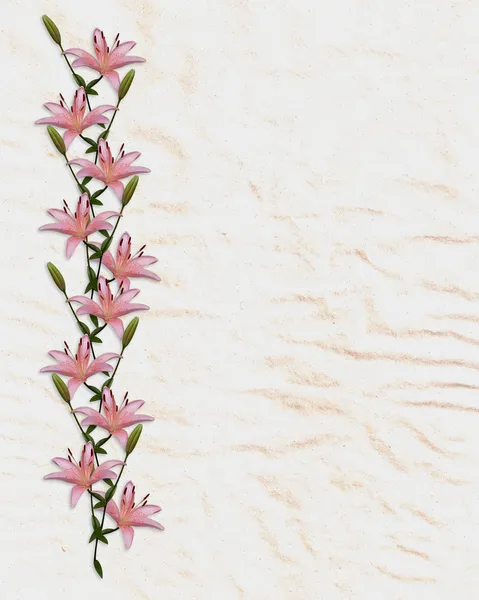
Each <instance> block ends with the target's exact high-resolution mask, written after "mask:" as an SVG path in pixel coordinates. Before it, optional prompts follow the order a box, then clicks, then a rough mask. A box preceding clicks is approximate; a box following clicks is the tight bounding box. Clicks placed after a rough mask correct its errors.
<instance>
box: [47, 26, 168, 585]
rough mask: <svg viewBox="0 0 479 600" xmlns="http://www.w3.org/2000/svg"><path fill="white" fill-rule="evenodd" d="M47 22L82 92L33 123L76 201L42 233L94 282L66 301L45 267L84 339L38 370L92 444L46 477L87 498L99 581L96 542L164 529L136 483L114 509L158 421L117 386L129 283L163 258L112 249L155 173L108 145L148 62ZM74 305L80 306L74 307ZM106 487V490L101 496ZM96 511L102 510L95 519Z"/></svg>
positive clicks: (121, 46) (125, 238) (126, 243)
mask: <svg viewBox="0 0 479 600" xmlns="http://www.w3.org/2000/svg"><path fill="white" fill-rule="evenodd" d="M43 22H44V24H45V26H46V29H47V31H48V33H49V34H50V36H51V38H52V39H53V41H54V42H55V43H56V44H57V45H58V46H59V47H60V49H61V52H62V55H63V57H64V58H65V60H66V62H67V63H68V66H69V68H70V71H71V73H72V74H73V77H74V80H75V81H76V82H77V84H80V86H79V87H78V89H77V90H76V91H75V93H74V97H73V102H72V105H71V106H70V107H69V106H68V105H67V103H66V101H65V99H64V97H63V95H61V94H60V102H59V103H55V102H47V103H46V104H45V105H44V106H45V108H47V109H48V110H49V111H50V113H51V114H50V116H48V117H45V118H42V119H39V120H38V121H36V123H38V124H44V125H48V133H49V135H50V138H51V139H52V141H53V143H54V145H55V147H56V148H57V150H58V151H59V152H60V153H61V154H62V155H63V157H64V158H65V162H66V164H67V165H68V167H69V169H70V171H71V173H72V175H73V177H74V179H75V182H76V184H77V186H78V188H79V192H80V195H79V197H78V200H77V201H76V203H75V206H74V207H73V208H70V207H69V205H68V203H67V202H66V201H63V205H62V206H61V208H51V209H50V210H48V213H49V215H50V216H51V217H52V218H53V219H54V222H51V223H48V224H46V225H43V226H42V227H40V229H41V230H43V231H45V230H47V231H55V232H59V233H61V234H63V235H65V236H67V240H66V258H67V259H70V258H71V257H72V256H73V254H74V252H75V250H76V249H77V248H78V247H79V246H80V245H81V246H84V247H85V251H86V258H87V273H88V281H89V283H88V286H87V289H86V290H85V293H84V294H83V295H73V296H69V295H68V293H67V291H66V284H65V280H64V278H63V275H62V274H61V273H60V271H59V270H58V269H57V268H56V267H55V266H54V265H52V263H49V265H48V267H49V271H50V274H51V275H52V278H53V281H54V282H55V284H56V286H57V287H58V288H59V289H60V291H62V292H63V294H64V295H65V298H66V301H67V303H68V304H69V307H70V309H71V311H72V313H73V315H74V317H75V320H76V322H77V324H78V326H79V328H80V330H81V332H82V334H83V335H82V336H81V338H80V340H79V343H78V348H77V351H76V352H75V354H74V353H73V352H72V351H71V350H70V347H69V345H68V344H67V342H64V348H63V350H52V351H51V352H49V354H50V356H51V357H52V358H53V359H54V360H55V364H52V365H50V366H47V367H44V368H43V369H41V371H42V372H47V373H53V375H52V379H53V383H54V384H55V387H56V389H57V391H58V392H59V393H60V396H61V397H62V399H63V400H64V401H65V402H66V403H67V404H68V406H69V408H70V410H71V413H72V415H73V417H74V419H75V421H76V424H77V425H78V427H79V428H80V430H81V434H82V437H83V438H84V441H85V442H86V443H85V444H84V446H83V449H82V450H81V456H80V458H79V460H78V461H77V460H76V459H75V458H74V455H73V453H72V452H71V450H70V449H68V455H67V457H66V458H64V457H56V458H54V459H53V462H54V463H55V464H56V465H57V466H58V467H59V468H60V469H61V470H60V471H57V472H55V473H50V474H48V475H46V476H45V479H58V480H62V481H65V482H67V483H69V484H71V485H72V486H73V487H72V490H71V505H72V507H74V506H76V504H77V503H78V501H79V499H80V497H81V496H82V495H83V494H84V493H85V492H86V493H87V495H88V496H89V499H90V503H91V514H92V528H93V532H92V535H91V537H90V542H93V541H94V542H95V546H94V548H95V549H94V558H93V564H94V567H95V569H96V571H97V573H98V574H99V575H100V576H101V577H103V569H102V566H101V564H100V562H99V560H98V559H97V549H98V542H103V543H108V540H107V536H108V535H109V534H111V533H113V532H115V531H118V530H119V531H121V533H122V534H123V539H124V543H125V547H126V548H129V547H130V546H131V543H132V541H133V536H134V529H133V528H134V527H153V528H156V529H160V530H162V529H163V526H162V525H161V524H160V523H158V522H157V521H155V520H153V519H151V518H150V517H151V515H153V514H155V513H157V512H159V511H160V510H161V508H160V507H159V506H157V505H154V504H148V496H149V495H147V496H145V497H144V498H143V499H142V500H141V501H140V502H138V503H137V504H135V486H134V484H133V482H132V481H129V482H128V483H126V485H125V486H124V488H123V491H122V493H121V496H120V501H119V503H118V504H117V503H116V501H115V500H114V494H115V492H116V490H117V489H118V485H119V480H120V477H121V475H122V473H123V470H124V468H125V466H126V462H127V459H128V456H129V455H130V454H131V453H132V452H133V450H134V448H135V446H136V444H137V443H138V439H139V436H140V434H141V431H142V425H141V424H142V423H143V422H146V421H153V417H152V416H149V415H145V414H138V412H137V411H138V410H139V409H140V408H141V407H142V406H143V404H144V402H143V400H133V401H130V399H129V398H128V393H127V394H125V396H124V398H123V401H122V402H121V404H120V405H118V404H117V402H116V400H115V396H114V394H113V391H112V384H113V380H114V377H115V375H116V372H117V370H118V366H119V364H120V360H121V359H122V358H123V352H124V350H125V348H126V347H127V345H128V344H129V343H130V342H131V339H132V337H133V335H134V333H135V331H136V327H137V326H138V321H139V320H138V318H137V317H135V318H134V319H133V320H132V321H131V322H130V323H129V325H128V326H127V327H126V328H125V326H124V323H123V320H122V317H124V316H126V315H128V314H129V313H132V312H136V311H142V310H148V308H149V307H148V306H146V305H145V304H139V303H135V302H133V300H134V299H135V298H136V296H137V295H138V294H139V290H138V289H133V288H131V286H130V280H131V279H132V278H140V277H145V278H149V279H153V280H156V281H159V280H160V278H159V277H158V275H156V274H155V273H153V272H152V271H150V270H148V269H147V267H148V266H150V265H152V264H154V263H155V262H157V259H156V258H155V257H153V256H148V255H145V254H144V250H145V246H142V247H141V248H140V249H139V250H138V251H137V252H136V253H134V254H132V242H131V236H130V235H129V234H128V232H126V231H125V232H124V233H123V234H122V235H121V236H120V239H119V241H118V244H117V247H116V251H111V250H110V248H111V246H112V242H113V236H114V234H115V232H116V230H117V227H118V224H119V222H120V218H121V217H122V216H123V211H124V208H125V207H126V205H127V204H128V202H129V201H130V200H131V197H132V195H133V193H134V191H135V189H136V185H137V183H138V175H140V174H143V173H149V172H150V170H149V169H147V168H146V167H140V166H134V165H133V163H134V162H135V161H136V160H137V159H138V158H139V157H140V153H139V152H125V150H124V146H123V145H122V146H121V148H120V149H119V152H118V154H117V156H116V158H114V157H113V154H112V152H111V149H110V145H109V143H108V141H107V137H108V135H109V133H110V130H111V125H112V123H113V120H114V118H115V115H116V113H117V111H118V106H119V104H120V102H121V100H122V99H123V98H124V97H125V95H126V93H127V92H128V90H129V87H130V85H131V82H132V80H133V77H134V71H133V70H131V71H129V72H128V74H127V75H126V76H125V77H124V78H123V80H121V79H120V76H119V74H118V72H117V69H119V68H121V67H123V66H125V65H130V64H132V63H140V62H144V59H143V58H140V57H138V56H130V55H128V53H129V51H130V50H131V49H132V48H133V47H134V46H135V42H123V43H120V39H119V36H118V35H117V36H116V38H115V40H114V42H113V44H112V46H111V48H110V47H109V46H108V44H107V42H106V39H105V36H104V34H103V32H102V31H100V30H99V29H95V31H94V33H93V47H94V54H91V53H89V52H87V51H86V50H82V49H81V48H69V49H67V50H64V49H63V46H62V42H61V35H60V32H59V30H58V28H57V27H56V25H55V23H54V22H53V21H52V20H51V19H49V18H48V17H47V16H44V17H43ZM70 55H73V56H74V57H76V58H75V60H74V61H73V62H72V63H70V61H69V59H68V56H70ZM77 67H87V68H89V69H93V70H95V71H97V72H98V74H99V77H98V78H97V79H96V80H94V81H92V82H90V83H88V84H87V83H86V81H85V80H84V79H83V78H82V77H81V76H80V75H79V74H78V73H76V71H75V69H76V68H77ZM102 78H105V79H107V80H108V81H109V82H110V83H111V85H112V86H113V88H114V89H115V91H116V92H117V94H118V102H117V104H116V106H114V105H110V104H101V105H99V106H97V107H96V108H92V107H91V105H90V96H96V95H98V92H96V90H94V87H95V86H96V84H97V83H98V82H99V81H100V80H101V79H102ZM105 113H110V114H111V118H108V117H107V116H105ZM94 126H97V127H99V128H100V129H101V132H100V133H99V135H98V136H97V139H96V140H94V139H92V138H89V137H86V136H85V135H84V132H85V131H86V130H87V129H89V128H91V127H94ZM58 129H61V130H64V132H63V135H61V134H60V133H59V132H58ZM78 137H79V138H81V139H82V140H84V141H85V142H86V143H87V144H88V146H89V148H88V149H87V151H86V154H93V153H95V158H94V160H89V159H87V158H80V157H76V158H68V156H67V152H68V151H69V150H70V148H71V146H72V143H73V141H74V140H75V139H76V138H78ZM73 167H80V169H79V170H77V172H76V173H75V169H74V168H73ZM128 177H131V179H130V180H129V182H128V183H127V185H126V187H125V185H124V183H123V180H125V179H126V178H128ZM80 180H81V181H80ZM92 181H93V182H95V181H96V182H99V183H100V184H101V186H102V187H101V189H100V190H97V191H96V192H92V191H91V190H90V189H89V187H88V185H89V184H90V182H92ZM107 189H111V190H112V192H113V196H114V197H116V198H117V199H118V200H119V201H120V207H119V208H118V209H116V210H105V211H103V212H99V213H98V214H95V211H94V206H95V205H101V206H102V205H103V202H102V201H100V200H99V198H100V196H101V194H103V192H105V191H106V190H107ZM114 219H116V223H115V224H114V225H113V224H112V222H111V221H112V220H114ZM92 236H96V237H97V238H98V239H94V238H92ZM93 265H94V266H95V268H93ZM102 267H105V268H106V269H108V271H109V273H108V278H107V277H106V276H105V275H104V274H103V273H102ZM113 285H115V286H116V290H114V291H112V286H113ZM86 292H91V294H90V296H88V295H86ZM73 304H77V305H79V306H78V307H77V308H76V309H74V307H73ZM83 316H89V318H90V320H91V322H92V324H93V326H94V329H92V330H91V331H90V327H92V325H90V327H88V325H87V324H86V323H84V322H83V321H82V320H81V317H83ZM100 321H102V323H100ZM107 326H110V327H111V328H112V330H113V331H114V332H115V334H116V335H117V336H118V337H119V338H120V341H121V345H122V349H121V353H118V352H106V353H103V354H100V355H99V356H96V355H95V350H94V344H95V343H100V342H101V341H102V340H100V338H99V337H98V336H99V334H100V333H101V331H102V330H103V329H104V328H105V327H107ZM113 361H116V365H115V366H113V364H112V362H113ZM101 374H103V375H104V376H107V379H105V380H104V381H103V383H102V386H101V389H100V388H98V387H95V386H93V385H92V384H91V381H90V379H91V378H94V377H98V376H99V375H101ZM83 386H84V387H85V388H86V389H87V390H89V391H90V392H93V393H94V395H93V396H92V397H91V398H90V402H99V405H98V407H97V408H94V406H95V405H94V404H93V405H90V406H78V407H76V408H75V407H74V406H73V405H72V401H73V398H74V396H75V394H76V393H77V391H78V390H79V388H82V389H83ZM77 415H82V417H81V418H80V419H79V418H78V416H77ZM129 427H134V429H133V430H130V431H129V432H128V431H127V430H128V428H129ZM96 429H99V430H103V431H104V432H105V435H106V437H104V438H103V439H101V440H98V441H95V439H94V437H93V436H92V433H93V432H94V431H95V430H96ZM110 438H113V442H112V443H118V444H119V448H118V449H119V450H121V451H122V452H123V453H124V458H123V459H122V460H107V461H105V462H103V463H100V461H99V455H101V454H106V453H107V452H106V450H105V448H104V446H105V444H106V442H107V441H109V440H110ZM115 440H116V441H115ZM117 467H120V470H119V472H118V473H117V472H116V471H115V469H116V468H117ZM98 486H100V487H98ZM105 486H107V489H104V488H105ZM97 511H100V512H99V513H97ZM106 515H108V516H109V517H111V519H112V520H113V521H114V523H115V527H114V528H105V527H104V521H105V516H106Z"/></svg>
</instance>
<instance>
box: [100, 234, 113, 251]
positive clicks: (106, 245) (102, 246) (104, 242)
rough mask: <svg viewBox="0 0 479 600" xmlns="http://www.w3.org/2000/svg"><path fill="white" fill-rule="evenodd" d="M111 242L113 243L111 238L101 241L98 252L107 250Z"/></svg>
mask: <svg viewBox="0 0 479 600" xmlns="http://www.w3.org/2000/svg"><path fill="white" fill-rule="evenodd" d="M112 241H113V239H112V238H111V237H107V238H106V239H105V240H103V243H102V245H101V248H100V250H101V251H102V252H106V251H107V250H108V248H109V247H110V246H111V243H112Z"/></svg>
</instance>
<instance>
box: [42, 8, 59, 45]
mask: <svg viewBox="0 0 479 600" xmlns="http://www.w3.org/2000/svg"><path fill="white" fill-rule="evenodd" d="M42 21H43V24H44V25H45V27H46V29H47V31H48V33H49V34H50V37H51V38H52V40H53V41H54V42H55V44H58V45H59V46H60V44H61V43H62V36H61V35H60V32H59V31H58V27H57V26H56V25H55V23H54V22H53V21H52V20H51V19H50V17H47V15H43V17H42Z"/></svg>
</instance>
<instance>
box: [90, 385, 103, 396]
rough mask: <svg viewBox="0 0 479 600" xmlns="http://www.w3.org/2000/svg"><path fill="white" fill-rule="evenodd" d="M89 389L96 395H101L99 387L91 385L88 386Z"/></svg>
mask: <svg viewBox="0 0 479 600" xmlns="http://www.w3.org/2000/svg"><path fill="white" fill-rule="evenodd" d="M88 389H90V390H91V391H92V392H95V394H101V390H99V389H98V388H97V387H95V386H94V385H90V384H88Z"/></svg>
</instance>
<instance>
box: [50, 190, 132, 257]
mask: <svg viewBox="0 0 479 600" xmlns="http://www.w3.org/2000/svg"><path fill="white" fill-rule="evenodd" d="M47 212H48V214H49V215H51V216H52V217H53V218H54V219H56V220H57V221H58V223H49V224H48V225H42V226H41V227H40V230H41V231H58V232H60V233H64V234H66V235H69V236H70V237H69V238H68V240H67V244H66V256H67V258H70V257H71V256H72V254H73V252H75V249H76V248H77V246H78V244H80V242H82V241H83V240H85V239H86V238H87V237H88V236H89V235H91V234H92V233H95V231H99V230H100V229H106V230H108V229H112V227H113V226H112V225H111V223H108V222H107V219H110V218H111V217H117V216H119V215H120V213H118V212H114V211H105V212H102V213H100V214H99V215H97V216H96V217H95V218H94V219H92V220H91V221H90V200H89V199H88V194H82V195H81V196H80V198H79V200H78V205H77V208H76V210H75V214H72V212H71V210H70V209H69V207H68V204H67V203H66V202H65V200H64V201H63V210H59V209H57V208H51V209H50V210H49V211H47Z"/></svg>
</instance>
